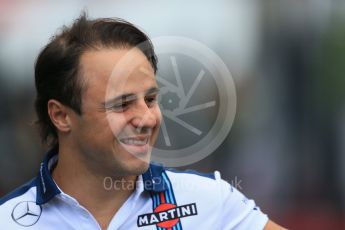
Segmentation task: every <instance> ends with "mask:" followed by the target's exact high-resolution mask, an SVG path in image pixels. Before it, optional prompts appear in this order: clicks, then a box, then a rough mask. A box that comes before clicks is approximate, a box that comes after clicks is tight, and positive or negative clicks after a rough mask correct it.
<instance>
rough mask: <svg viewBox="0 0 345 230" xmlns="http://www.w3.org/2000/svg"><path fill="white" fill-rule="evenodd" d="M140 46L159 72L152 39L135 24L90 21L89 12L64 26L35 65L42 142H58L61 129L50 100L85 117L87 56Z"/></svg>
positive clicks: (114, 21)
mask: <svg viewBox="0 0 345 230" xmlns="http://www.w3.org/2000/svg"><path fill="white" fill-rule="evenodd" d="M118 47H119V48H131V47H138V48H139V49H140V50H141V51H142V52H143V53H144V54H145V56H146V58H147V59H148V61H149V62H150V63H151V65H152V67H153V70H154V72H155V73H156V71H157V57H156V55H155V53H154V49H153V46H152V43H151V41H150V39H149V38H148V37H147V36H146V35H145V34H144V33H143V32H142V31H140V30H139V29H138V28H136V27H135V26H134V25H133V24H131V23H129V22H127V21H125V20H123V19H119V18H101V19H95V20H90V19H88V18H87V16H86V14H85V13H82V15H81V16H80V17H79V18H78V19H76V20H75V21H74V23H73V25H72V26H71V27H66V26H64V27H63V28H62V31H61V32H60V33H58V34H57V35H55V36H53V37H52V38H51V40H50V42H49V43H48V44H47V45H46V46H45V48H44V49H43V50H42V51H41V53H40V54H39V56H38V58H37V61H36V65H35V84H36V90H37V97H36V101H35V108H36V113H37V116H38V120H37V124H38V125H39V127H40V133H41V137H42V141H43V142H46V143H47V144H48V145H55V144H57V143H58V136H57V130H56V127H55V126H54V124H53V123H52V122H51V120H50V117H49V115H48V100H50V99H56V100H58V101H59V102H61V103H62V104H64V105H66V106H68V107H70V108H72V109H73V110H74V111H75V112H76V113H77V114H79V115H81V114H82V101H81V98H82V92H83V81H82V80H81V78H80V77H79V75H80V74H81V73H80V72H79V62H80V57H81V55H82V54H83V53H85V52H86V51H90V50H97V49H100V48H118Z"/></svg>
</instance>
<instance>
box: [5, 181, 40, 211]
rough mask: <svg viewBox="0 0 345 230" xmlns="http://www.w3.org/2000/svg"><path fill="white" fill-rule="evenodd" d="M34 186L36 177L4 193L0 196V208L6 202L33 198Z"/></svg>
mask: <svg viewBox="0 0 345 230" xmlns="http://www.w3.org/2000/svg"><path fill="white" fill-rule="evenodd" d="M35 188H36V179H35V178H34V179H32V180H30V181H28V182H27V183H25V184H23V185H21V186H20V187H18V188H16V189H15V190H13V191H12V192H10V193H8V194H6V195H5V196H3V197H1V198H0V209H2V208H3V207H4V206H5V205H6V204H7V203H8V202H11V203H12V202H16V201H19V202H20V201H21V200H25V199H26V200H28V199H29V200H33V201H34V200H35V198H36V197H35V194H34V193H35V192H34V191H33V190H34V189H35Z"/></svg>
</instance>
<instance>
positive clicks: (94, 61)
mask: <svg viewBox="0 0 345 230" xmlns="http://www.w3.org/2000/svg"><path fill="white" fill-rule="evenodd" d="M81 75H83V78H84V80H86V82H88V84H91V85H97V86H100V84H102V85H105V84H106V85H107V87H108V88H116V89H126V88H128V87H132V84H133V83H135V81H139V80H141V79H140V78H146V79H145V81H150V80H151V81H153V82H155V79H154V71H153V68H152V66H151V64H150V62H149V61H148V60H147V58H146V56H145V55H144V54H143V53H142V52H141V51H140V50H139V49H137V48H132V49H126V48H121V49H102V50H97V51H88V52H86V53H84V54H83V55H82V57H81ZM151 84H152V83H151Z"/></svg>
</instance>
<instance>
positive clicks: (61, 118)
mask: <svg viewBox="0 0 345 230" xmlns="http://www.w3.org/2000/svg"><path fill="white" fill-rule="evenodd" d="M69 112H70V111H69V109H68V108H67V107H66V106H64V105H63V104H61V103H60V102H59V101H57V100H54V99H50V100H49V101H48V114H49V117H50V120H51V121H52V123H53V124H54V126H55V127H56V128H57V129H58V130H59V131H60V132H65V133H66V132H69V131H70V130H71V119H70V115H69Z"/></svg>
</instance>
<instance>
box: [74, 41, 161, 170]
mask: <svg viewBox="0 0 345 230" xmlns="http://www.w3.org/2000/svg"><path fill="white" fill-rule="evenodd" d="M80 70H81V71H80V77H81V79H82V81H83V82H84V84H85V90H84V92H83V94H82V115H81V116H78V115H76V114H75V116H73V117H72V120H73V122H72V125H73V127H72V132H71V136H72V140H73V142H74V143H75V148H76V150H77V151H78V152H79V153H80V156H81V157H82V159H83V160H85V164H87V166H88V167H89V168H91V169H92V170H99V172H101V173H102V174H104V173H107V174H111V175H113V176H128V175H139V174H142V173H143V172H145V171H146V170H147V168H148V162H149V160H150V154H151V150H152V146H153V145H154V143H155V141H156V139H157V136H158V132H159V126H160V122H161V112H160V109H159V107H158V104H157V94H158V85H157V82H156V80H155V76H154V71H153V69H152V67H151V65H150V63H149V61H148V60H147V59H146V57H145V55H144V54H143V53H142V52H141V51H140V50H139V49H137V48H134V49H131V50H129V49H125V48H121V49H120V48H118V49H116V48H114V49H109V48H104V49H101V50H98V51H89V52H86V53H84V54H83V55H82V56H81V61H80Z"/></svg>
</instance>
